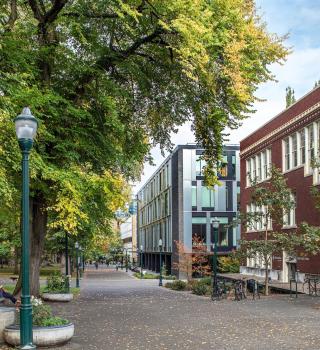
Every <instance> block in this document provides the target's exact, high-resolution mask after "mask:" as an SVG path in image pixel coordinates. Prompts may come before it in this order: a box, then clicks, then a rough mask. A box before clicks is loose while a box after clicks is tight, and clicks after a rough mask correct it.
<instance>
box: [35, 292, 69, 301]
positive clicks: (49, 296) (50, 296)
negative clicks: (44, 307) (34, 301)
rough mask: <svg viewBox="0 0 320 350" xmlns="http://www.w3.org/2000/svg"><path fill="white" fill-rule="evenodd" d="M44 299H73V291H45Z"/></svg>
mask: <svg viewBox="0 0 320 350" xmlns="http://www.w3.org/2000/svg"><path fill="white" fill-rule="evenodd" d="M42 299H43V300H47V301H63V302H66V301H71V300H73V294H72V293H43V294H42Z"/></svg>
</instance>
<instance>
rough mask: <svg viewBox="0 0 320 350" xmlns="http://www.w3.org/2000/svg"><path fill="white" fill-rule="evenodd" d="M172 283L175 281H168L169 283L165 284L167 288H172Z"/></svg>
mask: <svg viewBox="0 0 320 350" xmlns="http://www.w3.org/2000/svg"><path fill="white" fill-rule="evenodd" d="M172 283H173V282H167V283H166V284H165V285H164V286H165V288H169V289H172Z"/></svg>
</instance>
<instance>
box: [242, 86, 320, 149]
mask: <svg viewBox="0 0 320 350" xmlns="http://www.w3.org/2000/svg"><path fill="white" fill-rule="evenodd" d="M317 89H320V85H319V86H317V87H314V88H313V89H312V90H310V91H309V92H307V93H306V94H304V95H303V96H302V97H300V98H299V99H298V100H297V101H296V102H295V103H293V104H292V105H290V106H289V107H287V108H285V109H283V110H282V111H281V112H279V113H278V114H276V115H275V116H274V117H272V118H271V119H270V120H268V121H267V122H265V123H264V124H262V125H261V126H259V128H258V129H255V130H254V131H252V132H251V133H250V134H249V135H247V136H246V137H245V138H243V139H241V140H240V143H241V142H243V141H245V140H246V139H247V138H249V137H250V136H252V135H254V134H255V133H256V132H257V131H259V130H260V129H262V128H264V127H265V126H266V125H268V124H269V123H271V122H272V121H273V120H274V119H277V118H278V117H280V115H281V114H283V113H284V112H285V111H287V110H289V109H290V108H292V107H293V106H295V105H296V104H298V103H300V102H301V101H302V100H303V99H305V98H306V97H307V96H309V95H310V94H312V93H313V92H314V91H315V90H317Z"/></svg>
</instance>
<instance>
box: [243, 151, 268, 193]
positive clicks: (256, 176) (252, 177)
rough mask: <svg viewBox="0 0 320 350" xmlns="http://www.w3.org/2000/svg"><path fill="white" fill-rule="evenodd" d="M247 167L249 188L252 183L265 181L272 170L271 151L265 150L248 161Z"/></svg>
mask: <svg viewBox="0 0 320 350" xmlns="http://www.w3.org/2000/svg"><path fill="white" fill-rule="evenodd" d="M246 166H247V169H246V170H247V186H250V185H251V182H252V181H258V182H259V181H265V180H266V179H268V177H269V170H270V169H271V150H270V149H267V150H264V151H262V152H260V153H258V154H256V155H255V156H253V157H251V158H249V159H247V162H246Z"/></svg>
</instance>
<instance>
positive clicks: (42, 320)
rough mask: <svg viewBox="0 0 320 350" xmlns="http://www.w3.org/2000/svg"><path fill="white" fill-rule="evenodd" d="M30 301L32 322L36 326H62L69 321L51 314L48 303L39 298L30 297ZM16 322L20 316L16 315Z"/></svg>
mask: <svg viewBox="0 0 320 350" xmlns="http://www.w3.org/2000/svg"><path fill="white" fill-rule="evenodd" d="M31 303H32V323H33V326H37V327H49V326H64V325H67V324H69V323H70V322H69V321H68V320H66V319H64V318H61V317H55V316H53V315H52V309H51V307H50V306H49V305H46V304H44V303H43V301H42V300H41V299H37V298H34V297H33V296H32V297H31ZM16 320H17V323H19V322H20V317H16Z"/></svg>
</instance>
